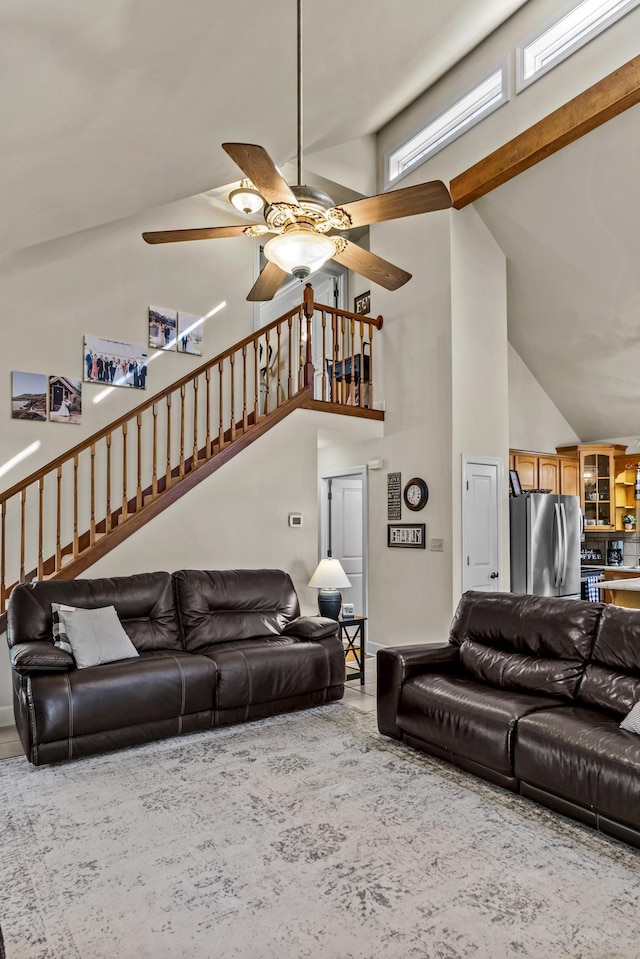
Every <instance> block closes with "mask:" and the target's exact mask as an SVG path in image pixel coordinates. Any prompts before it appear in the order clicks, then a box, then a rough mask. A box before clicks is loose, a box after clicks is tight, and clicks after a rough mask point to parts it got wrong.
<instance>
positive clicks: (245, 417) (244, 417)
mask: <svg viewBox="0 0 640 959" xmlns="http://www.w3.org/2000/svg"><path fill="white" fill-rule="evenodd" d="M248 426H249V415H248V413H247V347H246V346H243V347H242V432H243V433H246V432H247V428H248Z"/></svg>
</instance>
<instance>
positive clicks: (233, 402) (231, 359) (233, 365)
mask: <svg viewBox="0 0 640 959" xmlns="http://www.w3.org/2000/svg"><path fill="white" fill-rule="evenodd" d="M229 366H230V368H231V402H230V406H231V429H230V433H229V435H230V436H231V442H232V443H233V441H234V439H235V438H236V393H235V388H236V387H235V370H236V354H235V353H232V354H231V356H230V357H229Z"/></svg>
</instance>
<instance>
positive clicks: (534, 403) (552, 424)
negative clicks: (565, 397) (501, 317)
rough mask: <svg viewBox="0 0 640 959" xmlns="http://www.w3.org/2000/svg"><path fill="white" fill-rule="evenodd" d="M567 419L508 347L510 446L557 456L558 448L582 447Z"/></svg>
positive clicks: (510, 347)
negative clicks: (575, 444) (573, 445)
mask: <svg viewBox="0 0 640 959" xmlns="http://www.w3.org/2000/svg"><path fill="white" fill-rule="evenodd" d="M580 442H581V440H580V437H579V436H578V434H577V433H575V432H574V431H573V430H572V428H571V426H570V425H569V424H568V423H567V421H566V419H565V418H564V416H563V415H562V413H561V412H560V410H559V409H558V407H557V406H556V405H555V403H554V402H553V401H552V400H551V399H550V398H549V396H548V395H547V394H546V393H545V391H544V390H543V389H542V387H541V386H540V384H539V383H538V381H537V379H536V378H535V376H534V375H533V373H532V372H531V370H530V369H529V367H528V366H526V365H525V363H524V361H523V360H522V358H521V357H520V355H519V354H518V353H517V352H516V351H515V350H514V348H513V347H512V346H511V345H509V446H510V448H511V449H514V450H534V451H536V452H539V453H555V452H556V446H570V445H571V444H572V443H580Z"/></svg>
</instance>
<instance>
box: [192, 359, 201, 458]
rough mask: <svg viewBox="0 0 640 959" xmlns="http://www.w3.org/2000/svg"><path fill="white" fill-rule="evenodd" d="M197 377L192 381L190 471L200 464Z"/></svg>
mask: <svg viewBox="0 0 640 959" xmlns="http://www.w3.org/2000/svg"><path fill="white" fill-rule="evenodd" d="M198 387H199V382H198V377H197V376H196V377H195V379H194V380H193V459H192V460H191V469H192V470H195V469H197V468H198V464H199V462H200V450H199V449H198Z"/></svg>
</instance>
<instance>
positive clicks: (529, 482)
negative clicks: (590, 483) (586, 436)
mask: <svg viewBox="0 0 640 959" xmlns="http://www.w3.org/2000/svg"><path fill="white" fill-rule="evenodd" d="M578 463H579V461H578V454H577V453H576V454H575V456H574V457H571V456H566V457H565V456H554V455H553V453H530V452H527V451H525V450H510V451H509V468H510V469H512V470H517V471H518V477H519V479H520V486H521V487H522V489H523V490H525V491H526V490H531V489H545V490H549V491H550V492H551V493H565V494H567V495H569V496H578V495H579V493H580V488H579V473H578Z"/></svg>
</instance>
